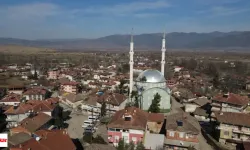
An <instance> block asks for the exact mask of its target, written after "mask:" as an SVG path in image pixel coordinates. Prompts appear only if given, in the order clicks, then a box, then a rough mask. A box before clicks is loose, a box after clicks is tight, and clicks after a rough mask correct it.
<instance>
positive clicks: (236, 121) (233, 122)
mask: <svg viewBox="0 0 250 150" xmlns="http://www.w3.org/2000/svg"><path fill="white" fill-rule="evenodd" d="M215 118H216V123H217V129H218V132H219V142H221V143H224V144H226V143H232V142H235V143H236V142H237V141H250V114H246V113H238V112H215Z"/></svg>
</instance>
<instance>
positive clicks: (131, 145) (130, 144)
mask: <svg viewBox="0 0 250 150" xmlns="http://www.w3.org/2000/svg"><path fill="white" fill-rule="evenodd" d="M134 149H135V144H134V142H133V141H131V142H130V143H129V147H128V150H134Z"/></svg>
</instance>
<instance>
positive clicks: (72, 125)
mask: <svg viewBox="0 0 250 150" xmlns="http://www.w3.org/2000/svg"><path fill="white" fill-rule="evenodd" d="M70 117H71V119H69V120H68V121H66V123H68V124H69V126H68V134H69V136H70V137H71V138H73V139H76V138H78V139H81V138H82V137H83V132H84V129H83V128H82V124H83V122H84V121H85V120H87V118H88V116H87V115H84V114H79V115H77V114H71V115H70Z"/></svg>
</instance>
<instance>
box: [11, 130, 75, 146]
mask: <svg viewBox="0 0 250 150" xmlns="http://www.w3.org/2000/svg"><path fill="white" fill-rule="evenodd" d="M35 134H36V135H38V136H39V137H40V140H39V141H37V140H36V139H35V138H32V139H31V140H29V141H27V142H24V143H22V144H21V146H20V145H18V146H16V147H15V148H19V149H20V150H27V149H28V148H31V150H76V147H75V145H74V143H73V142H72V140H71V139H70V137H69V135H68V134H67V133H66V131H65V130H39V131H37V132H36V133H35ZM20 147H21V148H20ZM19 149H18V150H19ZM11 150H12V149H11ZM13 150H14V149H13ZM15 150H17V149H15Z"/></svg>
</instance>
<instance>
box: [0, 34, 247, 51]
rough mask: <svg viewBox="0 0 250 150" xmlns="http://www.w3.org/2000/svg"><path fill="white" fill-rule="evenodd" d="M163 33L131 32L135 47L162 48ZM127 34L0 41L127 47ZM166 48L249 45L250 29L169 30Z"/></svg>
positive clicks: (4, 42) (6, 42)
mask: <svg viewBox="0 0 250 150" xmlns="http://www.w3.org/2000/svg"><path fill="white" fill-rule="evenodd" d="M161 41H162V33H144V34H138V35H134V43H135V48H136V49H152V50H154V49H157V50H158V49H159V48H161ZM129 42H130V35H128V34H127V35H126V34H125V35H122V34H114V35H108V36H104V37H99V38H95V39H87V38H72V39H40V40H25V39H18V38H4V37H3V38H1V37H0V45H21V46H35V47H46V48H55V49H83V50H84V49H127V48H128V46H129ZM166 44H167V48H170V49H206V48H210V49H211V48H212V49H216V48H224V49H227V48H247V49H248V48H250V31H232V32H219V31H214V32H209V33H197V32H189V33H185V32H171V33H168V34H166Z"/></svg>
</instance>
